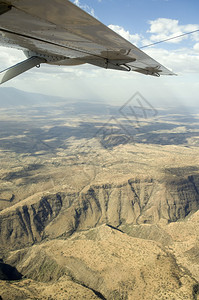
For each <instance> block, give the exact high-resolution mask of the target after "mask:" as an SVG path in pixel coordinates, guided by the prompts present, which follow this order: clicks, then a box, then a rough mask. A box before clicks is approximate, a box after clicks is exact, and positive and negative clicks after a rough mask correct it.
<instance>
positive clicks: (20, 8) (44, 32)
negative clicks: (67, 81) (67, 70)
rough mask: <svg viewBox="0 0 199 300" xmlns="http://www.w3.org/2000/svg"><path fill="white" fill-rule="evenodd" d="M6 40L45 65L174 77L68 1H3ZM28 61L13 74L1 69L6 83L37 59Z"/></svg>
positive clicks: (0, 15) (1, 25) (0, 27)
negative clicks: (88, 67) (84, 66)
mask: <svg viewBox="0 0 199 300" xmlns="http://www.w3.org/2000/svg"><path fill="white" fill-rule="evenodd" d="M0 44H1V45H3V46H7V47H15V48H18V49H21V50H23V51H24V53H25V54H26V56H27V58H28V59H31V58H37V61H38V62H39V63H43V62H45V63H48V64H54V65H66V66H67V65H79V64H84V63H90V64H92V65H96V66H99V67H102V68H106V69H116V70H123V71H136V72H139V73H143V74H146V75H153V76H160V75H174V73H172V72H171V71H169V70H168V69H167V68H165V67H164V66H162V65H161V64H160V63H158V62H157V61H155V60H154V59H152V58H151V57H150V56H148V55H147V54H146V53H144V52H143V51H141V50H140V49H138V48H137V47H136V46H134V45H133V44H131V43H130V42H128V41H127V40H125V39H124V38H122V37H121V36H119V35H118V34H117V33H115V32H113V31H112V30H111V29H109V28H108V27H106V26H105V25H103V24H102V23H100V22H99V21H98V20H96V19H95V18H93V17H92V16H90V15H89V14H87V13H86V12H85V11H83V10H81V9H80V8H79V7H77V6H76V5H74V4H73V3H71V2H70V1H68V0H48V2H47V5H46V0H5V1H4V0H3V1H1V0H0ZM28 59H27V60H26V61H24V62H22V63H21V64H23V68H21V64H18V65H16V66H14V69H12V68H9V69H8V70H9V76H6V75H5V74H6V71H8V70H5V71H3V72H0V83H3V82H5V81H6V80H5V79H6V78H8V79H7V80H9V79H11V78H12V77H15V76H17V75H18V74H20V73H22V72H23V71H21V70H22V69H23V70H24V71H25V70H27V69H30V68H31V67H33V66H34V63H33V61H34V62H36V60H35V59H34V60H28ZM30 61H31V63H30ZM12 70H14V72H12ZM12 75H13V76H12ZM1 78H4V80H3V81H2V80H1Z"/></svg>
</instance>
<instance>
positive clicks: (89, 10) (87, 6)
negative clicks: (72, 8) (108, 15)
mask: <svg viewBox="0 0 199 300" xmlns="http://www.w3.org/2000/svg"><path fill="white" fill-rule="evenodd" d="M99 2H100V1H99ZM73 3H74V4H75V5H77V6H79V8H81V9H83V10H85V11H86V12H87V13H89V14H90V15H91V16H93V17H95V18H97V17H96V16H95V11H94V9H93V8H92V7H90V6H89V5H87V4H81V3H80V1H79V0H74V1H73Z"/></svg>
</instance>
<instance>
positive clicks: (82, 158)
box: [0, 0, 199, 300]
mask: <svg viewBox="0 0 199 300" xmlns="http://www.w3.org/2000/svg"><path fill="white" fill-rule="evenodd" d="M72 2H74V3H75V4H76V5H78V6H79V7H80V8H82V9H84V10H86V11H87V12H89V13H90V14H92V15H93V16H95V17H97V18H98V19H99V20H100V21H101V22H103V23H105V24H106V25H107V26H109V27H110V28H111V29H112V30H115V31H116V32H118V33H119V34H121V35H122V36H123V37H125V38H126V39H128V40H130V41H131V42H132V43H133V44H136V45H137V46H138V47H143V46H144V45H147V44H150V43H154V42H157V41H160V40H163V39H166V38H168V37H173V36H176V35H180V34H182V33H184V32H190V31H194V30H197V29H199V24H198V8H199V7H198V6H199V3H197V1H195V0H191V1H189V2H187V1H185V0H183V1H180V0H176V1H171V0H141V1H139V2H138V1H130V0H128V1H125V3H124V1H121V0H118V1H114V4H113V1H112V0H107V1H104V0H84V1H83V0H75V1H72ZM143 50H144V51H146V52H147V53H148V54H149V55H150V56H152V57H153V58H154V59H156V60H158V61H159V62H160V63H162V64H164V65H165V66H167V67H168V68H171V69H172V70H173V71H174V72H175V73H177V74H178V76H170V77H166V76H161V77H160V78H153V77H150V76H144V75H140V74H136V73H135V72H132V73H127V74H124V73H123V72H120V71H111V70H103V69H100V68H97V67H93V66H91V65H90V66H89V65H84V66H76V67H58V66H57V67H56V66H47V65H42V66H41V68H40V69H36V68H34V69H32V70H30V71H28V72H26V73H25V74H22V75H20V76H19V77H16V78H15V79H13V80H11V81H9V82H8V83H6V84H4V85H3V87H1V88H0V299H2V300H16V299H19V300H23V299H24V300H27V299H28V300H29V299H35V300H36V299H37V300H38V299H46V300H55V299H56V300H61V299H63V300H65V299H71V300H73V299H107V300H150V299H151V300H154V299H157V300H166V299H167V300H170V299H172V300H174V299H175V300H180V299H182V300H184V299H190V300H197V299H199V241H198V236H199V122H198V121H199V107H198V92H199V83H198V75H199V74H198V73H199V71H198V70H199V34H198V32H196V33H194V34H190V35H187V36H183V37H181V38H178V39H175V40H171V41H169V42H167V43H163V44H160V45H157V46H153V47H149V48H146V49H143ZM23 59H24V55H23V53H21V52H20V51H17V50H14V49H11V48H9V49H7V48H3V47H1V51H0V66H1V68H2V69H3V68H7V67H8V66H11V65H13V64H15V63H17V62H19V61H20V60H23Z"/></svg>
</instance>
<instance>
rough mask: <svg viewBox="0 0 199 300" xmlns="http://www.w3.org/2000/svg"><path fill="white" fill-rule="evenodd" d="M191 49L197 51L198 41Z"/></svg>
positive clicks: (198, 49) (198, 47) (198, 48)
mask: <svg viewBox="0 0 199 300" xmlns="http://www.w3.org/2000/svg"><path fill="white" fill-rule="evenodd" d="M193 49H194V50H195V52H198V53H199V43H196V44H195V45H194V47H193Z"/></svg>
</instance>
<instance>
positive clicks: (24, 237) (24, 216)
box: [0, 175, 199, 249]
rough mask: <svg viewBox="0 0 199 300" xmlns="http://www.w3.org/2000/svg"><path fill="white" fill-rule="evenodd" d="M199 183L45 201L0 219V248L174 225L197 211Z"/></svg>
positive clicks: (139, 184)
mask: <svg viewBox="0 0 199 300" xmlns="http://www.w3.org/2000/svg"><path fill="white" fill-rule="evenodd" d="M198 190H199V177H198V176H196V175H195V176H188V177H187V178H179V179H178V178H177V179H176V178H174V179H172V180H165V181H162V180H157V179H156V180H154V179H152V178H145V179H129V180H128V181H127V182H125V183H122V184H120V185H119V184H118V185H114V184H107V185H92V186H90V187H89V188H88V189H87V190H86V191H83V192H81V193H73V194H64V193H59V194H55V195H51V196H46V197H43V198H42V199H40V200H39V201H38V202H37V203H34V204H31V205H28V204H26V205H24V206H18V207H17V208H15V209H14V208H9V209H8V210H6V211H5V212H3V211H2V212H1V214H0V243H1V246H2V248H6V249H8V248H9V249H10V248H14V249H19V248H21V247H24V246H27V245H30V244H33V243H35V242H38V241H41V240H42V239H44V238H45V237H48V238H56V237H58V236H61V237H64V236H66V237H67V236H70V235H71V234H72V233H74V232H75V231H77V230H86V229H89V228H93V227H96V226H98V225H102V224H110V225H112V226H115V227H118V226H120V225H122V224H156V223H158V222H159V221H160V220H164V221H165V222H175V221H177V220H179V219H183V218H185V217H186V216H187V215H188V214H190V213H193V212H195V211H197V210H198V209H199V192H198Z"/></svg>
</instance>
